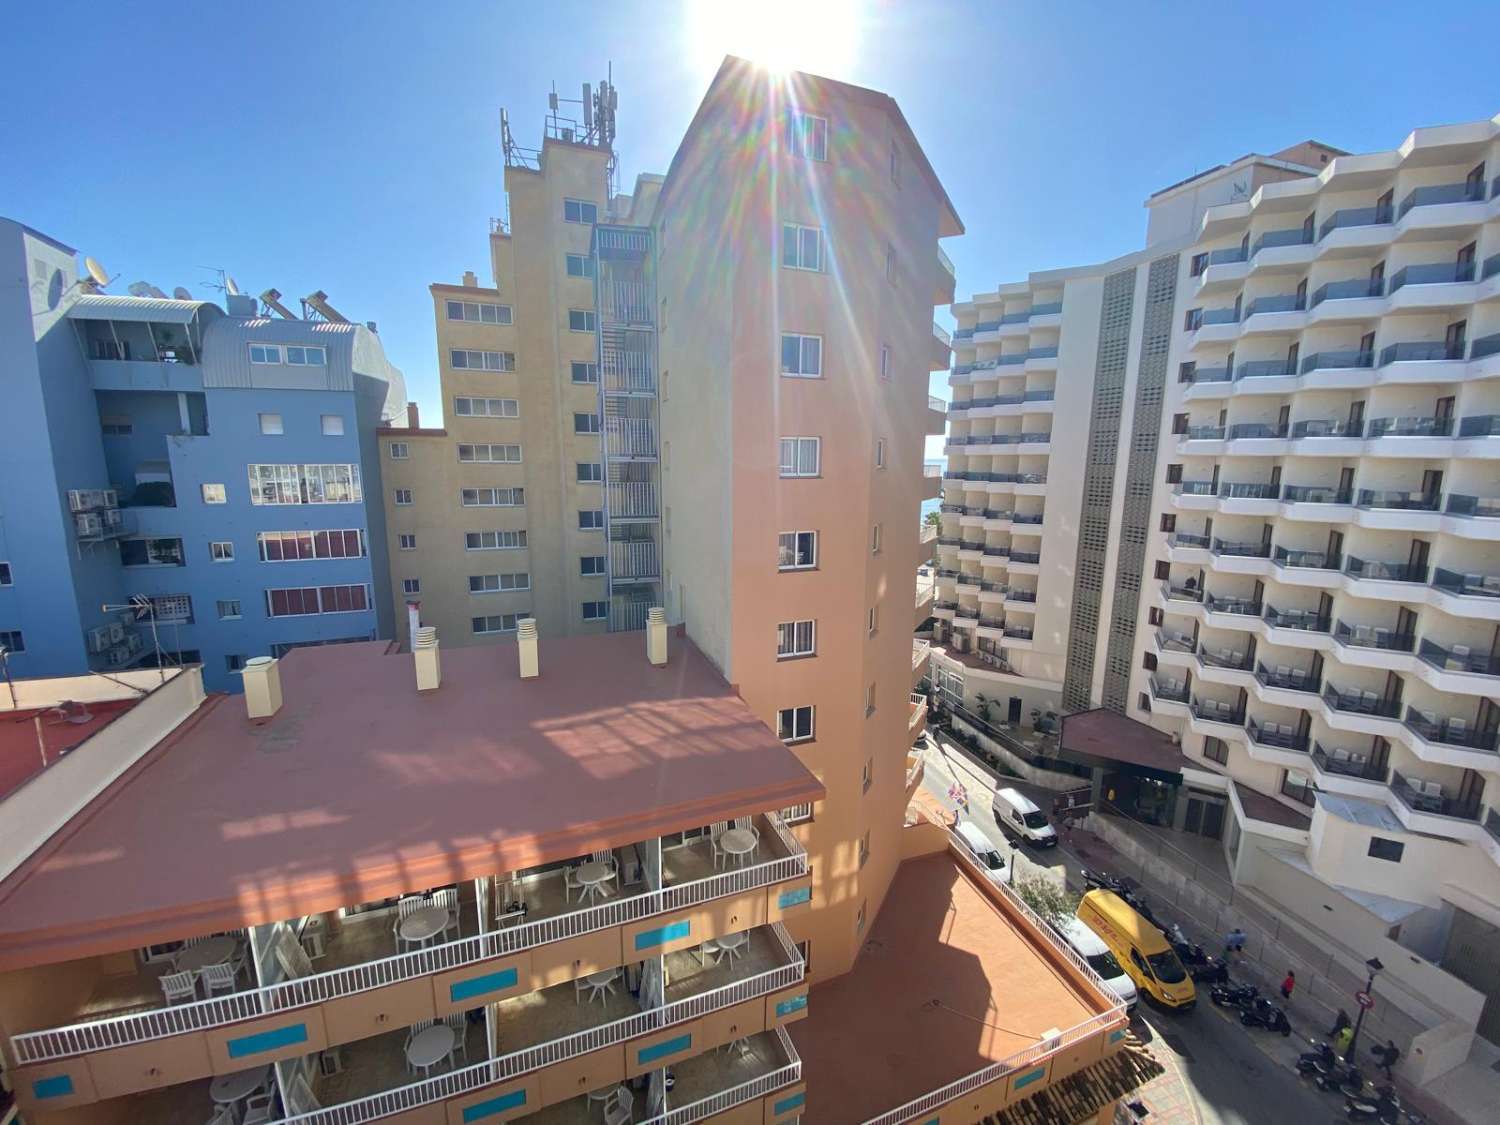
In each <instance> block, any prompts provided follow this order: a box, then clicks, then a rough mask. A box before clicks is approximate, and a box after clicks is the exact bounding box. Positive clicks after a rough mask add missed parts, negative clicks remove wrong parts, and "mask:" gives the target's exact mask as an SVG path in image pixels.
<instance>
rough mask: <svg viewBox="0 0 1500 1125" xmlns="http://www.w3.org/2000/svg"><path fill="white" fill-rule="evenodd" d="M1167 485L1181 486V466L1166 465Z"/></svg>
mask: <svg viewBox="0 0 1500 1125" xmlns="http://www.w3.org/2000/svg"><path fill="white" fill-rule="evenodd" d="M1167 483H1168V484H1181V483H1182V466H1181V465H1168V466H1167Z"/></svg>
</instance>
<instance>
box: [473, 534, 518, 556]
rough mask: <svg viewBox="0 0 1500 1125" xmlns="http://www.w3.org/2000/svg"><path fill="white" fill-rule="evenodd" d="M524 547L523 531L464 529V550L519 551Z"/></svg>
mask: <svg viewBox="0 0 1500 1125" xmlns="http://www.w3.org/2000/svg"><path fill="white" fill-rule="evenodd" d="M525 547H526V533H525V532H524V531H466V532H464V550H466V551H520V550H523V549H524V548H525Z"/></svg>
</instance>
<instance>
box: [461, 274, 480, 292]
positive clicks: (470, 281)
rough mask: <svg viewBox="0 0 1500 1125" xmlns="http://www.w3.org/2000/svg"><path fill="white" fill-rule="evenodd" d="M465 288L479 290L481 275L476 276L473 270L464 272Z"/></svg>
mask: <svg viewBox="0 0 1500 1125" xmlns="http://www.w3.org/2000/svg"><path fill="white" fill-rule="evenodd" d="M464 288H465V289H478V288H479V275H478V274H476V273H475V272H474V271H473V270H464Z"/></svg>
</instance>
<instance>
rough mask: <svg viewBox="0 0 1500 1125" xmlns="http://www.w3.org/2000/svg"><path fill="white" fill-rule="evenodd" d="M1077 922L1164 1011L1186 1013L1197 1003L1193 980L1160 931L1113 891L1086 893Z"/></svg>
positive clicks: (1079, 909)
mask: <svg viewBox="0 0 1500 1125" xmlns="http://www.w3.org/2000/svg"><path fill="white" fill-rule="evenodd" d="M1077 914H1078V920H1079V921H1080V922H1082V923H1083V924H1084V925H1085V926H1087V927H1088V928H1089V929H1091V930H1093V931H1094V933H1096V934H1098V935H1099V940H1100V941H1102V942H1104V944H1105V945H1107V946H1109V949H1110V952H1111V953H1113V954H1114V955H1115V959H1116V960H1117V961H1119V962H1120V965H1121V967H1122V968H1124V970H1125V972H1126V973H1128V974H1129V976H1130V979H1131V980H1133V981H1135V986H1136V988H1137V989H1139V990H1140V991H1141V993H1142V994H1144V995H1145V996H1147V997H1148V998H1149V999H1151V1000H1154V1001H1156V1002H1157V1003H1158V1004H1159V1005H1161V1006H1162V1007H1163V1008H1171V1009H1172V1010H1174V1011H1179V1012H1185V1011H1187V1010H1188V1009H1189V1008H1191V1007H1192V1006H1193V1005H1194V1004H1195V1003H1197V1001H1198V992H1197V989H1195V988H1194V987H1193V978H1192V977H1190V976H1188V974H1187V970H1185V969H1184V968H1183V967H1182V962H1181V961H1179V960H1178V959H1177V954H1176V953H1174V952H1173V951H1172V947H1171V945H1170V944H1168V942H1167V939H1166V938H1165V937H1164V936H1163V935H1162V932H1161V931H1160V930H1158V929H1157V928H1156V927H1155V926H1153V925H1152V924H1151V923H1150V922H1148V921H1146V919H1144V918H1142V917H1141V916H1140V915H1139V914H1137V913H1136V912H1135V910H1134V909H1133V908H1132V907H1131V906H1130V904H1129V903H1127V902H1126V901H1125V900H1124V899H1122V898H1121V897H1120V896H1119V895H1117V894H1115V893H1114V892H1113V891H1089V893H1088V894H1086V895H1084V896H1083V899H1082V901H1081V902H1079V904H1078V911H1077Z"/></svg>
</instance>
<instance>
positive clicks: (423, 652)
mask: <svg viewBox="0 0 1500 1125" xmlns="http://www.w3.org/2000/svg"><path fill="white" fill-rule="evenodd" d="M413 636H414V638H415V639H414V640H413V641H412V646H411V655H412V660H413V662H414V663H415V664H416V666H417V690H418V691H432V690H433V689H434V688H437V687H439V686H441V684H442V682H443V663H442V659H441V657H440V655H439V652H438V636H437V630H436V629H434V628H433V627H432V626H431V625H428V626H426V627H425V628H422V629H418V630H417V631H416V633H415V634H413Z"/></svg>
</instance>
